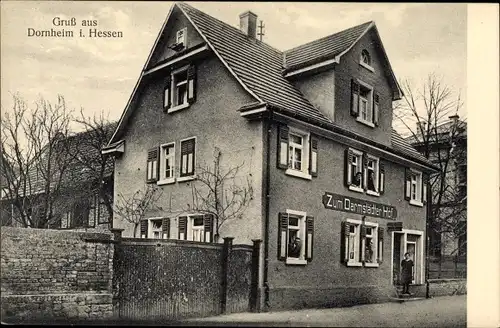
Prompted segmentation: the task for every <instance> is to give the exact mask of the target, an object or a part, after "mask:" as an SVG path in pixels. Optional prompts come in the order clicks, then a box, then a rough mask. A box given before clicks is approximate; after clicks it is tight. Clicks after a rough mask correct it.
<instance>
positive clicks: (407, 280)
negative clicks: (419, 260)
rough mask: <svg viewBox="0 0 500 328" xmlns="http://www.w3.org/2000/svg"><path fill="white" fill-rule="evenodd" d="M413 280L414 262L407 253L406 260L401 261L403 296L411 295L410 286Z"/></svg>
mask: <svg viewBox="0 0 500 328" xmlns="http://www.w3.org/2000/svg"><path fill="white" fill-rule="evenodd" d="M412 280H413V261H412V260H411V259H410V253H405V258H404V259H403V261H401V282H402V283H403V294H408V295H411V293H410V284H411V281H412Z"/></svg>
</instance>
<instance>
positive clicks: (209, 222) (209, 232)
mask: <svg viewBox="0 0 500 328" xmlns="http://www.w3.org/2000/svg"><path fill="white" fill-rule="evenodd" d="M213 222H214V220H213V215H211V214H205V215H204V216H203V225H204V228H203V229H204V231H205V242H207V243H211V242H212V241H213V230H214V229H213Z"/></svg>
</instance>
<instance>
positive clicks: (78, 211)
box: [61, 199, 90, 229]
mask: <svg viewBox="0 0 500 328" xmlns="http://www.w3.org/2000/svg"><path fill="white" fill-rule="evenodd" d="M89 214H90V201H89V200H88V199H81V200H78V201H76V202H75V203H74V204H73V205H71V208H70V210H69V211H67V212H65V213H64V214H63V215H62V217H61V228H63V229H66V228H83V227H87V226H88V223H89Z"/></svg>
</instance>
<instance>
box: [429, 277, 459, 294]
mask: <svg viewBox="0 0 500 328" xmlns="http://www.w3.org/2000/svg"><path fill="white" fill-rule="evenodd" d="M464 294H467V279H430V280H429V296H430V297H434V296H451V295H464Z"/></svg>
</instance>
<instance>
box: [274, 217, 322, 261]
mask: <svg viewBox="0 0 500 328" xmlns="http://www.w3.org/2000/svg"><path fill="white" fill-rule="evenodd" d="M278 226H279V229H278V231H279V234H278V258H279V260H281V261H284V262H285V263H286V264H307V261H311V260H312V252H313V234H314V218H313V217H311V216H307V214H306V212H302V211H295V210H286V212H282V213H279V221H278Z"/></svg>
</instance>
